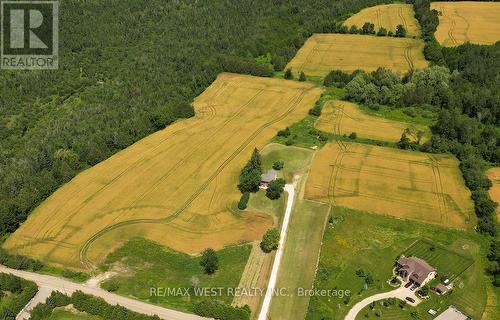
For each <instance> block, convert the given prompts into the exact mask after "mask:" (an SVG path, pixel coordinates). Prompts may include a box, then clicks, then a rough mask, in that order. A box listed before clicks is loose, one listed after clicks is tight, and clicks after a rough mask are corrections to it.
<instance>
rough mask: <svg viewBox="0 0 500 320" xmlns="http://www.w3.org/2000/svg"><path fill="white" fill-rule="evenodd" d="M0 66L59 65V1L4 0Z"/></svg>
mask: <svg viewBox="0 0 500 320" xmlns="http://www.w3.org/2000/svg"><path fill="white" fill-rule="evenodd" d="M0 3H1V50H0V69H9V70H41V69H49V70H50V69H57V68H58V66H59V60H58V54H59V47H58V46H59V43H58V40H59V3H58V1H1V2H0Z"/></svg>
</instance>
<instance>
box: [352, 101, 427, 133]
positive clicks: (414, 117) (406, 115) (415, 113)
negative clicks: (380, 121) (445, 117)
mask: <svg viewBox="0 0 500 320" xmlns="http://www.w3.org/2000/svg"><path fill="white" fill-rule="evenodd" d="M359 107H360V109H361V110H362V111H363V112H365V113H367V114H369V115H371V116H376V117H381V118H386V119H389V120H394V121H401V122H408V123H414V124H420V125H424V126H428V127H429V126H431V125H433V124H434V122H435V121H436V119H437V112H433V111H428V110H422V109H418V108H391V107H389V106H380V109H379V110H373V109H370V108H369V107H368V106H367V105H363V104H362V105H360V106H359Z"/></svg>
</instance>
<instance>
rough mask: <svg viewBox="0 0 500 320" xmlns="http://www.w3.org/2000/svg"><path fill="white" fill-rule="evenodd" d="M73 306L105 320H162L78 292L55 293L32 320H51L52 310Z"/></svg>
mask: <svg viewBox="0 0 500 320" xmlns="http://www.w3.org/2000/svg"><path fill="white" fill-rule="evenodd" d="M69 304H72V305H73V306H74V307H75V309H77V310H78V311H81V312H86V313H88V314H91V315H95V316H99V317H101V318H102V319H103V320H116V319H120V320H160V318H159V317H158V316H148V315H145V314H140V313H137V312H134V311H130V310H128V309H127V308H125V307H122V306H120V305H114V306H113V305H110V304H109V303H107V302H106V301H104V299H101V298H98V297H94V296H91V295H88V294H85V293H83V292H81V291H76V292H75V293H73V295H72V296H71V297H68V296H66V295H64V294H62V293H60V292H53V293H52V294H51V296H50V297H48V298H47V300H46V302H45V304H39V305H37V306H36V307H35V308H34V309H33V311H32V312H31V320H46V319H49V318H50V315H51V314H52V310H53V309H54V308H57V307H63V306H67V305H69Z"/></svg>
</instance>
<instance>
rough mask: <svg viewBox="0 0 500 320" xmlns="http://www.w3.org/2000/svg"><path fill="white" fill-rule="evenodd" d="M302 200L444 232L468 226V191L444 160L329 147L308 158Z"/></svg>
mask: <svg viewBox="0 0 500 320" xmlns="http://www.w3.org/2000/svg"><path fill="white" fill-rule="evenodd" d="M305 197H306V198H307V199H311V200H316V201H320V202H323V203H332V204H335V205H338V206H344V207H347V208H353V209H358V210H364V211H369V212H373V213H378V214H388V215H392V216H396V217H400V218H408V219H413V220H418V221H422V222H427V223H432V224H436V225H442V226H446V227H450V228H471V227H472V226H474V221H473V220H474V219H475V215H474V209H473V204H472V201H471V199H470V192H469V190H468V189H467V188H466V187H465V185H464V182H463V179H462V176H461V174H460V171H459V169H458V161H457V160H456V159H455V158H454V157H452V156H449V155H436V154H426V153H420V152H411V151H404V150H398V149H392V148H384V147H377V146H371V145H363V144H357V143H344V142H340V141H338V143H329V144H327V145H326V146H325V147H324V148H323V149H321V150H320V151H319V152H318V153H317V154H316V155H315V157H314V160H313V164H312V169H311V172H310V174H309V179H308V181H307V185H306V192H305Z"/></svg>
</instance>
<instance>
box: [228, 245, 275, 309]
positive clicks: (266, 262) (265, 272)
mask: <svg viewBox="0 0 500 320" xmlns="http://www.w3.org/2000/svg"><path fill="white" fill-rule="evenodd" d="M273 261H274V254H267V253H264V251H262V249H261V248H260V242H259V241H256V242H254V244H253V246H252V252H251V253H250V257H249V258H248V261H247V264H246V266H245V270H244V271H243V274H242V275H241V279H240V283H239V285H238V288H240V289H241V290H242V292H249V294H241V295H238V296H235V297H234V299H233V302H232V305H233V306H239V307H242V306H244V305H248V306H249V307H250V309H251V310H252V314H253V315H258V314H259V310H260V307H261V306H262V300H263V299H264V297H263V295H260V294H250V292H251V290H252V289H255V288H260V289H262V290H265V288H266V287H267V282H268V280H269V275H270V273H271V269H272V267H273ZM246 290H248V291H246Z"/></svg>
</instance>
